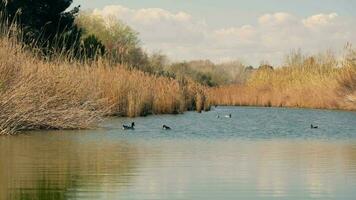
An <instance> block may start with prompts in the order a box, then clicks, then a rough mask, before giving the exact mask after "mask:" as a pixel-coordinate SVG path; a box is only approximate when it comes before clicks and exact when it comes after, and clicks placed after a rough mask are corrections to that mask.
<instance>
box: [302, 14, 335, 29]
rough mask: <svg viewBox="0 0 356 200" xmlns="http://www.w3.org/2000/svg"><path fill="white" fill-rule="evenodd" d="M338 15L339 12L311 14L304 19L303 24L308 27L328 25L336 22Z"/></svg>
mask: <svg viewBox="0 0 356 200" xmlns="http://www.w3.org/2000/svg"><path fill="white" fill-rule="evenodd" d="M337 17H338V14H337V13H330V14H317V15H313V16H310V17H308V18H307V19H304V20H303V24H304V25H305V26H306V27H308V28H316V27H320V26H328V25H331V24H333V23H335V21H336V20H337Z"/></svg>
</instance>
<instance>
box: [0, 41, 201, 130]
mask: <svg viewBox="0 0 356 200" xmlns="http://www.w3.org/2000/svg"><path fill="white" fill-rule="evenodd" d="M204 95H205V94H204V88H202V87H201V86H200V85H198V84H195V83H194V82H192V81H189V80H185V79H182V80H174V79H170V78H164V77H156V76H151V75H148V74H145V73H143V72H140V71H136V70H128V69H126V68H125V67H123V66H115V67H114V66H110V65H109V64H107V62H105V61H97V62H93V63H90V64H88V63H87V64H81V63H70V62H67V61H65V60H64V61H63V60H57V61H43V60H41V59H39V58H36V57H35V56H34V55H33V54H32V53H30V52H27V51H26V50H24V49H23V48H22V47H21V46H20V45H19V44H18V42H17V41H16V40H12V39H11V38H10V39H8V38H7V37H2V38H1V39H0V135H1V134H12V133H16V132H17V131H21V130H34V129H84V128H90V127H93V126H95V124H96V123H97V122H98V121H100V120H101V119H102V117H104V116H108V115H117V116H129V117H136V116H141V115H147V114H163V113H181V112H184V111H186V110H192V109H196V110H198V111H200V110H201V109H203V108H204V107H206V106H204V103H205V102H204V98H205V97H204ZM196 102H197V104H196Z"/></svg>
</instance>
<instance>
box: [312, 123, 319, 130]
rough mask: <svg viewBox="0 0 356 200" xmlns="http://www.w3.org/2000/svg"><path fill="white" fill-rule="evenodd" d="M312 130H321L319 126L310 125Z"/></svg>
mask: <svg viewBox="0 0 356 200" xmlns="http://www.w3.org/2000/svg"><path fill="white" fill-rule="evenodd" d="M310 128H311V129H317V128H319V127H318V126H313V124H311V125H310Z"/></svg>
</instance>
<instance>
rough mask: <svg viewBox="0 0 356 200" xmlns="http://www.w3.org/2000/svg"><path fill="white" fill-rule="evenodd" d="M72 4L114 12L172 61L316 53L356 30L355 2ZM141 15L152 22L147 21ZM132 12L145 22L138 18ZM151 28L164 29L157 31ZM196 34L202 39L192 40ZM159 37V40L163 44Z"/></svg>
mask: <svg viewBox="0 0 356 200" xmlns="http://www.w3.org/2000/svg"><path fill="white" fill-rule="evenodd" d="M74 4H76V5H77V4H80V5H81V6H82V10H87V9H90V10H95V11H96V13H97V14H98V13H99V14H101V15H105V16H107V15H108V13H110V15H115V16H116V17H117V18H118V19H120V20H122V21H124V22H125V23H127V24H129V25H130V26H132V27H133V28H135V29H136V30H138V32H140V35H141V38H142V43H143V45H144V47H145V48H147V50H148V51H162V53H167V54H168V55H169V56H170V57H172V58H173V59H177V60H181V59H185V60H189V59H202V58H208V59H212V60H214V61H216V62H219V61H224V60H233V59H242V60H244V61H245V62H247V63H251V64H257V62H259V61H262V60H270V61H271V62H272V63H279V62H281V60H282V59H283V55H285V54H287V53H288V52H289V51H290V50H292V49H298V48H301V49H303V50H305V52H307V53H315V52H318V51H324V50H327V49H341V48H342V47H343V46H344V45H345V43H346V42H351V43H355V42H356V41H355V40H356V38H355V37H354V36H352V35H353V34H356V31H355V29H354V28H351V26H354V25H355V21H356V20H355V19H356V12H354V10H353V9H355V8H356V1H354V0H248V1H246V0H219V1H216V0H74ZM115 6H116V7H115ZM127 9H129V10H127ZM142 13H144V15H147V16H151V18H150V19H152V20H153V21H150V22H148V21H147V20H146V18H145V17H144V16H142ZM182 13H183V14H184V16H186V17H185V18H184V19H183V18H181V17H182V16H183V14H182ZM136 15H139V16H140V17H142V19H143V20H145V21H146V22H145V23H140V22H138V21H137V19H138V18H137V16H136ZM153 16H154V17H153ZM157 16H158V18H159V19H157V18H156V17H157ZM172 24H178V25H177V26H178V27H180V28H182V29H183V30H185V32H184V33H179V34H178V33H177V31H176V29H175V27H172V26H171V25H172ZM296 26H297V27H296ZM153 29H162V30H164V31H162V33H161V32H160V33H159V34H158V33H156V32H154V31H153ZM167 29H172V30H171V31H169V30H168V31H167ZM291 30H293V31H291ZM178 31H179V30H178ZM189 31H192V32H191V38H189ZM334 31H338V32H337V33H336V32H335V33H332V32H334ZM186 32H188V33H186ZM345 32H347V34H346V33H345ZM265 33H266V34H265ZM276 33H277V34H276ZM282 33H283V34H282ZM343 33H344V34H343ZM164 34H167V35H164ZM168 34H170V35H171V36H172V37H169V36H168ZM199 34H201V35H199ZM273 34H276V35H277V36H276V38H273ZM155 35H156V38H155ZM201 37H204V40H202V41H200V40H199V41H198V43H197V42H195V40H197V39H198V38H201ZM217 37H219V38H217ZM303 37H309V40H308V39H307V38H303ZM310 37H311V38H310ZM159 38H163V39H162V42H160V41H159ZM224 39H225V40H226V41H224ZM278 39H279V40H280V42H279V41H278ZM310 39H315V40H318V41H314V40H313V41H311V40H310ZM229 40H233V42H232V43H233V44H230V43H229V42H228V41H229ZM286 40H287V41H288V40H290V41H291V42H290V43H288V42H286ZM330 40H332V41H331V42H327V43H328V44H325V43H326V41H330ZM254 41H255V42H254ZM257 41H258V42H257ZM203 43H206V44H203ZM209 43H218V44H216V45H207V44H209ZM198 47H200V48H198ZM269 47H270V48H269ZM175 48H176V49H175ZM207 49H210V51H208V50H207ZM253 49H255V50H256V51H255V52H253ZM244 50H246V51H244Z"/></svg>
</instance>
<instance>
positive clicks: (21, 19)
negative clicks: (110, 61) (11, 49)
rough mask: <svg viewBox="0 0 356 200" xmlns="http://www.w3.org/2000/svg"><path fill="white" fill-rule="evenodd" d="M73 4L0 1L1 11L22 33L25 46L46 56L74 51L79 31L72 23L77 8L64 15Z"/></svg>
mask: <svg viewBox="0 0 356 200" xmlns="http://www.w3.org/2000/svg"><path fill="white" fill-rule="evenodd" d="M71 4H72V0H0V8H1V10H3V11H4V15H5V17H6V18H7V20H9V21H10V22H16V23H17V24H18V25H19V27H20V28H21V29H22V31H23V33H24V34H23V37H24V42H25V43H27V44H31V45H33V44H35V45H36V46H38V47H40V48H42V49H44V50H45V52H47V53H48V52H53V51H58V50H60V51H63V50H65V51H67V50H71V49H77V48H78V47H79V45H80V42H79V41H80V36H81V29H80V28H78V27H77V26H76V25H75V23H74V19H75V17H76V15H77V13H78V12H79V7H75V8H73V9H72V10H69V11H67V9H68V8H69V6H70V5H71Z"/></svg>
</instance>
